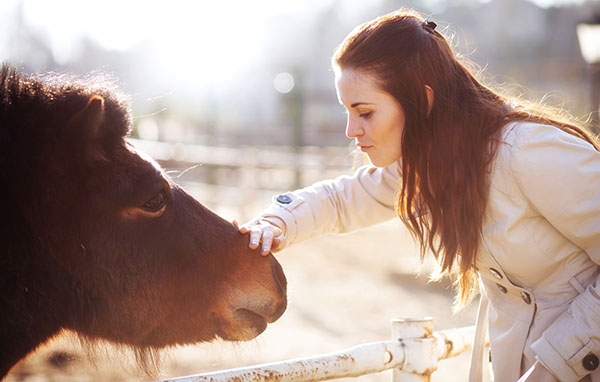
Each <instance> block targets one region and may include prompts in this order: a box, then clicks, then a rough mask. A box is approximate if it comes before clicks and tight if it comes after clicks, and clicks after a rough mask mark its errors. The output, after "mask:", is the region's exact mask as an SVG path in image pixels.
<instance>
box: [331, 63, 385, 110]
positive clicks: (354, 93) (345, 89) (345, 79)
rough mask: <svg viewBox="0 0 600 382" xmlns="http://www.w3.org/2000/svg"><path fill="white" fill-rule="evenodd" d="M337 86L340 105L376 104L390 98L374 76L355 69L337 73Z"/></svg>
mask: <svg viewBox="0 0 600 382" xmlns="http://www.w3.org/2000/svg"><path fill="white" fill-rule="evenodd" d="M335 85H336V89H337V94H338V98H339V101H340V103H342V104H344V105H346V106H350V105H352V104H355V103H375V102H377V101H382V100H384V99H386V98H387V97H389V95H388V94H387V93H385V92H384V91H383V90H382V89H381V88H380V86H379V85H378V83H377V81H376V80H375V79H374V78H373V76H371V75H369V74H366V73H364V72H360V71H357V70H354V69H342V70H339V71H336V76H335Z"/></svg>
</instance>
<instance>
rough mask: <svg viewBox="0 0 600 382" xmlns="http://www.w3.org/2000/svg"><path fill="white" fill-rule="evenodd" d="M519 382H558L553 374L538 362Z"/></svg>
mask: <svg viewBox="0 0 600 382" xmlns="http://www.w3.org/2000/svg"><path fill="white" fill-rule="evenodd" d="M517 382H558V379H556V378H554V376H553V375H552V374H550V372H549V371H548V369H546V368H545V367H544V365H542V364H541V363H539V362H538V361H536V362H535V363H534V364H533V366H531V367H530V368H529V370H527V371H526V372H525V374H523V375H522V376H521V378H519V380H518V381H517Z"/></svg>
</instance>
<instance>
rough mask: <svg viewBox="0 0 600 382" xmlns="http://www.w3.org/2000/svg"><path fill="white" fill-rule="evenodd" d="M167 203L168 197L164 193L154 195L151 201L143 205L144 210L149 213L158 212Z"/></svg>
mask: <svg viewBox="0 0 600 382" xmlns="http://www.w3.org/2000/svg"><path fill="white" fill-rule="evenodd" d="M166 203H167V197H166V195H165V192H164V191H161V192H159V193H158V194H156V195H154V196H153V197H152V198H151V199H150V200H148V201H147V202H146V203H144V204H143V205H142V208H143V209H144V210H146V211H148V212H157V211H159V210H161V209H162V208H163V207H164V206H165V204H166Z"/></svg>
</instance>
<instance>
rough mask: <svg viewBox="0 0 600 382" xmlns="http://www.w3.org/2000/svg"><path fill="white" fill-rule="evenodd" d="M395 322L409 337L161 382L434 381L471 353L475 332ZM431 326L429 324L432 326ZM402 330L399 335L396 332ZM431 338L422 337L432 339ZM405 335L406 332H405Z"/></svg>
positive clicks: (470, 328) (466, 329) (412, 321)
mask: <svg viewBox="0 0 600 382" xmlns="http://www.w3.org/2000/svg"><path fill="white" fill-rule="evenodd" d="M416 321H419V320H394V322H396V324H395V325H398V324H397V323H398V322H404V324H400V326H402V325H404V326H405V327H406V328H405V336H404V337H396V338H393V340H392V341H382V342H372V343H367V344H362V345H358V346H354V347H351V348H349V349H346V350H343V351H341V352H336V353H329V354H323V355H317V356H312V357H307V358H298V359H293V360H288V361H282V362H273V363H266V364H262V365H256V366H248V367H243V368H237V369H230V370H224V371H216V372H211V373H204V374H197V375H190V376H187V377H178V378H171V379H164V380H161V381H158V382H221V381H222V382H225V381H234V382H250V381H252V382H254V381H256V382H258V381H260V382H262V381H265V382H266V381H294V382H309V381H311V382H312V381H325V380H330V379H335V378H344V377H358V376H361V375H365V374H371V373H378V372H381V371H384V370H388V369H395V370H396V369H401V370H402V371H403V374H402V376H403V377H406V375H407V374H408V375H410V377H412V376H416V377H417V378H421V379H415V380H417V381H428V380H429V377H430V375H431V373H432V372H433V371H434V370H435V369H437V362H438V361H439V360H442V359H446V358H450V357H455V356H457V355H459V354H461V353H463V352H465V351H468V350H470V349H471V343H472V342H473V337H474V334H475V327H474V326H469V327H466V328H459V329H449V330H442V331H439V332H435V333H432V329H433V324H432V323H431V322H430V321H427V320H421V321H425V322H424V323H422V324H419V323H417V322H416ZM428 322H429V323H428ZM395 330H396V329H393V331H395ZM427 331H428V333H429V334H428V335H427V336H423V335H421V336H420V338H419V337H415V336H417V335H419V334H420V333H427ZM399 332H402V330H400V331H399ZM401 381H406V379H401Z"/></svg>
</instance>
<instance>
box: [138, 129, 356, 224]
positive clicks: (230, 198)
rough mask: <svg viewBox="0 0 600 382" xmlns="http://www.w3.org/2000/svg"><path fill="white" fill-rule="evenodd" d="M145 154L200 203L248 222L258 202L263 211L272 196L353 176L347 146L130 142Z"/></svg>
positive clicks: (350, 156)
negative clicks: (226, 209) (231, 212)
mask: <svg viewBox="0 0 600 382" xmlns="http://www.w3.org/2000/svg"><path fill="white" fill-rule="evenodd" d="M129 141H130V142H131V143H133V145H134V146H135V147H136V148H138V149H139V150H141V151H143V152H145V153H147V154H149V155H150V156H151V157H152V158H154V159H155V160H156V161H158V162H159V163H160V164H161V165H162V166H163V167H164V168H165V169H167V170H170V171H171V174H170V175H171V176H172V177H173V178H175V180H176V181H177V183H179V184H181V185H182V186H184V188H185V189H186V191H188V192H190V193H191V194H192V195H194V196H195V197H196V198H198V199H199V200H200V201H202V203H203V204H205V205H207V206H209V207H211V208H214V207H218V206H228V207H229V208H233V209H236V210H237V211H236V216H238V217H241V216H246V217H250V216H253V215H254V214H255V212H256V211H253V210H251V207H249V206H251V205H252V204H253V203H255V202H256V201H258V200H260V201H262V203H263V204H264V205H263V206H262V207H265V206H266V205H267V203H268V202H269V201H270V198H271V196H272V195H274V194H278V193H280V192H283V191H289V190H292V189H296V188H298V187H300V186H303V185H308V184H312V183H314V182H316V181H318V180H322V179H328V178H332V177H336V176H339V175H342V174H344V173H346V174H347V173H349V172H351V169H352V165H353V160H354V158H353V156H352V155H351V154H350V153H349V150H348V148H346V147H302V148H300V149H293V148H292V147H284V146H279V147H261V148H257V147H250V146H246V147H242V146H240V147H236V148H232V147H216V146H205V145H197V144H182V143H171V142H160V141H148V140H139V139H129Z"/></svg>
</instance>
